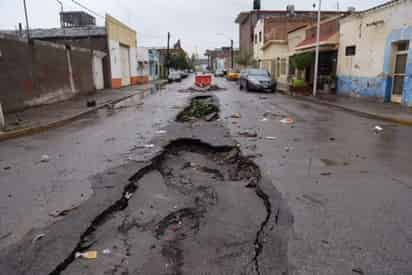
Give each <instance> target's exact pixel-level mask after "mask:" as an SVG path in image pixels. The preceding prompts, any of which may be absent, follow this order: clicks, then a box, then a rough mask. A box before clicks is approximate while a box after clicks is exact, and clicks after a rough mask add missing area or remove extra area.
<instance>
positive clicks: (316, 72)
mask: <svg viewBox="0 0 412 275" xmlns="http://www.w3.org/2000/svg"><path fill="white" fill-rule="evenodd" d="M321 6H322V0H319V9H318V23H317V30H316V54H315V73H314V77H313V96H316V93H317V88H318V87H317V86H318V67H319V40H320V10H321Z"/></svg>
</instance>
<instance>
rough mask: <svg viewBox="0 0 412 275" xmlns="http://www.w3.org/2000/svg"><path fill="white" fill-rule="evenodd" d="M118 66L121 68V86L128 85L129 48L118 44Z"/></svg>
mask: <svg viewBox="0 0 412 275" xmlns="http://www.w3.org/2000/svg"><path fill="white" fill-rule="evenodd" d="M120 62H121V64H120V66H121V68H122V86H128V85H130V58H129V48H128V47H125V46H120Z"/></svg>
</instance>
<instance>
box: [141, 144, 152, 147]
mask: <svg viewBox="0 0 412 275" xmlns="http://www.w3.org/2000/svg"><path fill="white" fill-rule="evenodd" d="M143 147H144V148H154V147H155V145H154V144H146V145H144V146H143Z"/></svg>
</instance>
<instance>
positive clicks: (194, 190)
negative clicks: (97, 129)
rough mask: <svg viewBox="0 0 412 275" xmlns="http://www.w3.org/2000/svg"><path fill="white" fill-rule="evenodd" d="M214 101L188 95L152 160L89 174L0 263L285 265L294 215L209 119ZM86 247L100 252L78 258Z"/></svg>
mask: <svg viewBox="0 0 412 275" xmlns="http://www.w3.org/2000/svg"><path fill="white" fill-rule="evenodd" d="M220 108H221V106H219V102H218V100H217V99H216V98H215V97H212V96H202V97H196V96H195V97H193V98H191V99H190V102H189V106H188V108H186V109H185V110H183V112H182V113H181V114H179V115H178V116H177V119H176V121H175V122H172V123H171V124H170V125H169V126H168V127H166V128H165V131H166V133H167V135H162V136H158V137H156V138H154V139H153V140H152V141H151V142H150V144H154V147H152V148H150V150H152V157H151V158H150V160H149V161H147V162H143V163H136V162H130V163H127V164H124V165H122V166H120V167H115V168H112V169H110V171H105V172H104V173H101V174H99V175H96V176H95V177H94V180H93V182H94V184H93V189H94V195H93V196H92V197H91V198H90V199H89V200H88V201H86V202H85V203H84V204H82V205H81V206H79V207H78V208H76V209H73V210H72V211H70V212H69V213H67V215H66V216H65V217H63V218H62V219H61V220H59V221H57V222H56V223H54V224H52V225H50V226H48V227H46V228H44V229H43V230H42V232H44V235H42V237H41V238H38V239H34V238H35V236H33V234H28V235H26V237H25V238H24V239H23V240H22V241H21V242H19V243H17V244H15V245H13V246H12V247H9V248H8V249H7V250H5V251H2V252H1V254H0V270H1V271H2V272H3V273H4V274H8V275H14V274H15V275H23V274H30V275H44V274H49V275H59V274H64V275H69V274H73V275H74V274H256V275H259V274H285V272H287V270H288V260H287V232H288V231H289V230H290V228H291V226H292V220H293V219H292V217H291V214H290V213H289V210H288V208H287V206H286V204H285V202H284V201H283V200H282V198H281V195H280V193H279V192H277V190H276V189H275V188H274V185H273V184H272V183H271V181H270V180H269V179H268V178H267V177H266V175H264V173H262V171H261V170H260V168H259V167H258V166H257V165H256V164H255V163H254V162H253V161H251V160H250V159H248V158H245V157H244V156H243V154H242V152H241V151H240V150H239V148H238V146H237V143H236V142H235V141H234V140H233V139H231V137H230V135H229V134H228V131H227V129H226V128H225V127H224V126H223V125H222V123H221V122H220V121H219V120H216V119H218V117H219V116H218V112H219V110H220ZM211 114H212V115H213V118H214V119H208V118H210V117H211ZM146 150H149V149H146ZM135 154H140V152H139V150H136V151H135ZM108 185H110V186H113V188H110V189H102V188H101V187H102V186H108ZM34 240H35V241H34ZM87 251H96V252H97V258H96V259H82V258H76V257H75V255H76V253H81V252H87ZM103 251H104V252H103ZM93 255H95V254H94V253H93Z"/></svg>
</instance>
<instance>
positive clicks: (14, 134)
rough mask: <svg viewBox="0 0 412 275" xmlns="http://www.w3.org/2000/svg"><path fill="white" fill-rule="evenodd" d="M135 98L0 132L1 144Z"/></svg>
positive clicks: (111, 102)
mask: <svg viewBox="0 0 412 275" xmlns="http://www.w3.org/2000/svg"><path fill="white" fill-rule="evenodd" d="M153 84H159V85H160V86H164V85H166V84H167V83H166V82H160V83H153ZM133 96H136V94H132V95H127V96H125V97H122V98H119V99H115V100H112V101H109V102H106V103H104V104H101V105H99V106H96V107H94V108H91V109H88V110H86V111H83V112H79V113H77V114H74V115H72V116H68V117H66V118H63V119H60V120H57V121H52V122H50V123H47V124H44V125H39V126H33V127H28V128H23V129H18V130H14V131H10V132H0V142H2V141H5V140H10V139H14V138H18V137H23V136H28V135H33V134H37V133H41V132H45V131H47V130H50V129H54V128H58V127H62V126H64V125H66V124H68V123H70V122H73V121H75V120H77V119H79V118H81V117H83V116H86V115H89V114H91V113H94V112H96V111H98V110H100V109H103V108H106V107H107V106H109V105H112V104H117V103H119V102H122V101H124V100H127V99H129V98H131V97H133Z"/></svg>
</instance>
